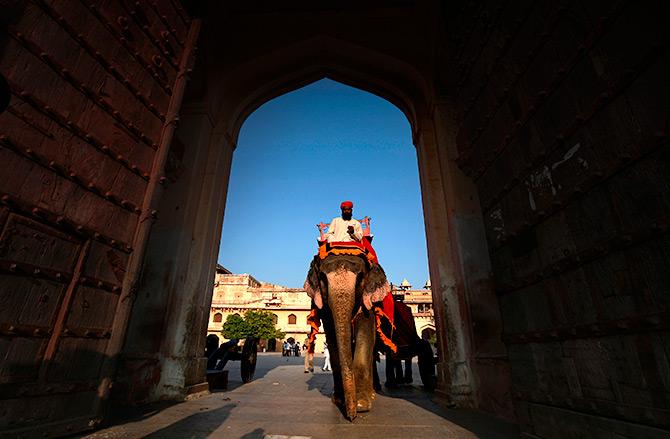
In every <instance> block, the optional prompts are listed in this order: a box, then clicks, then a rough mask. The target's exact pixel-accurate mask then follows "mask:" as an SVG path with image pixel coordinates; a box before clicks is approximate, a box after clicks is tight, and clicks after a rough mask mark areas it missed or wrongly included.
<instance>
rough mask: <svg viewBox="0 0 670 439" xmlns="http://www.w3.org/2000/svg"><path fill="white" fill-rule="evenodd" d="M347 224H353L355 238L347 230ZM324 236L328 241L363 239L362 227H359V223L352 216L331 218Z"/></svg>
mask: <svg viewBox="0 0 670 439" xmlns="http://www.w3.org/2000/svg"><path fill="white" fill-rule="evenodd" d="M349 226H354V238H355V239H353V238H352V237H351V236H350V235H349V232H347V228H348V227H349ZM325 238H326V241H328V242H350V241H360V240H361V239H363V228H362V227H361V223H359V222H358V220H355V219H353V218H352V219H350V220H344V219H342V218H341V217H337V218H333V220H332V221H331V222H330V225H329V226H328V231H327V232H326V233H325Z"/></svg>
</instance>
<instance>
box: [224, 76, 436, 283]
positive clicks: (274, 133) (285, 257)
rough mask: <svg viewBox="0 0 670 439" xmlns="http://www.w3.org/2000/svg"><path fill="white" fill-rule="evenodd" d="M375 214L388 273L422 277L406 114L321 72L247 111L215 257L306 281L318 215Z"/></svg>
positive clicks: (280, 279)
mask: <svg viewBox="0 0 670 439" xmlns="http://www.w3.org/2000/svg"><path fill="white" fill-rule="evenodd" d="M342 200H351V201H353V203H354V218H362V217H364V216H366V215H367V216H369V217H371V218H372V225H371V229H372V233H373V234H374V235H375V237H374V240H373V246H374V248H375V250H376V252H377V256H378V257H379V261H380V263H381V265H382V267H384V270H385V271H386V274H387V276H388V277H389V280H390V281H392V282H393V283H400V281H401V280H402V279H403V278H407V279H408V280H409V281H410V282H411V283H412V285H413V286H414V287H422V286H423V284H424V282H425V281H426V279H428V260H427V256H426V238H425V228H424V222H423V210H422V205H421V191H420V187H419V175H418V166H417V157H416V150H415V148H414V146H413V145H412V137H411V129H410V125H409V122H408V121H407V118H406V117H405V115H404V114H403V113H402V112H401V111H400V110H399V109H398V108H397V107H395V106H394V105H393V104H391V103H390V102H388V101H386V100H384V99H382V98H380V97H378V96H375V95H373V94H370V93H367V92H364V91H361V90H358V89H355V88H352V87H349V86H346V85H343V84H340V83H338V82H335V81H332V80H329V79H323V80H321V81H317V82H315V83H312V84H310V85H308V86H306V87H303V88H301V89H298V90H295V91H293V92H291V93H287V94H285V95H282V96H280V97H278V98H275V99H273V100H271V101H269V102H267V103H265V104H264V105H263V106H261V107H260V108H259V109H258V110H256V111H255V112H254V113H252V114H251V116H249V118H248V119H247V120H246V121H245V123H244V125H243V126H242V130H241V132H240V136H239V139H238V144H237V149H236V150H235V153H234V155H233V164H232V172H231V177H230V185H229V188H228V200H227V204H226V213H225V218H224V224H223V233H222V237H221V247H220V250H219V263H220V264H222V265H223V266H224V267H226V268H228V269H229V270H231V271H232V272H233V273H249V274H251V275H253V276H254V277H255V278H257V279H259V280H261V281H265V282H271V283H275V284H279V285H284V286H287V287H294V288H295V287H302V284H303V282H304V280H305V275H306V273H307V269H308V266H309V263H310V261H311V260H312V257H313V256H314V254H315V253H316V250H317V246H316V238H317V237H318V230H317V228H316V224H317V223H318V222H320V221H323V222H329V221H330V220H331V219H332V218H333V217H336V216H339V215H340V209H339V205H340V202H341V201H342Z"/></svg>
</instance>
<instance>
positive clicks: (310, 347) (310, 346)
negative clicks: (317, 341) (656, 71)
mask: <svg viewBox="0 0 670 439" xmlns="http://www.w3.org/2000/svg"><path fill="white" fill-rule="evenodd" d="M303 346H307V352H305V373H310V372H314V343H310V342H309V337H308V338H306V339H305V343H304V345H303Z"/></svg>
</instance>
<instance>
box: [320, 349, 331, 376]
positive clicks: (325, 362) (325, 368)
mask: <svg viewBox="0 0 670 439" xmlns="http://www.w3.org/2000/svg"><path fill="white" fill-rule="evenodd" d="M323 355H324V356H325V358H324V360H323V367H322V368H321V370H323V371H330V370H331V368H330V352H328V343H324V345H323Z"/></svg>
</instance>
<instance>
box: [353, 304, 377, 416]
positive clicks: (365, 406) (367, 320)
mask: <svg viewBox="0 0 670 439" xmlns="http://www.w3.org/2000/svg"><path fill="white" fill-rule="evenodd" d="M355 334H356V335H355V336H356V350H355V352H354V363H353V369H354V381H355V382H356V403H357V406H356V410H357V411H358V412H367V411H369V410H370V409H371V408H372V400H373V399H374V388H373V386H372V362H373V361H374V359H373V349H374V345H375V318H374V314H372V313H368V315H367V316H365V315H363V314H360V315H359V316H358V318H357V320H356V326H355Z"/></svg>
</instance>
